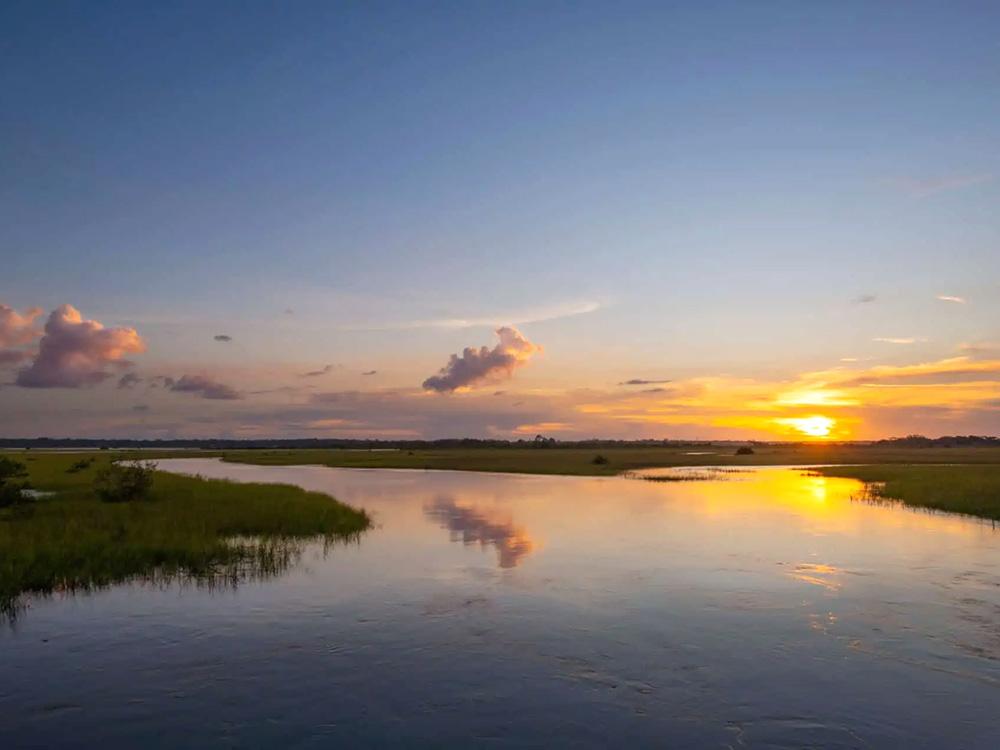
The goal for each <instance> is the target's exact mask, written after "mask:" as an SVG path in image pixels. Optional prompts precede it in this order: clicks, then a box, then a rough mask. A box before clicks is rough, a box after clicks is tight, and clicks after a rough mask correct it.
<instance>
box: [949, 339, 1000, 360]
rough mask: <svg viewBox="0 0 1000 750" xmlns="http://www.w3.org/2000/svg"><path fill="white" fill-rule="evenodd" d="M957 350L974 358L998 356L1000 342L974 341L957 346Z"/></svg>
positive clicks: (999, 353)
mask: <svg viewBox="0 0 1000 750" xmlns="http://www.w3.org/2000/svg"><path fill="white" fill-rule="evenodd" d="M958 350H959V351H961V352H964V353H966V354H970V355H972V356H974V357H975V356H982V355H988V356H993V355H1000V342H992V341H974V342H969V343H965V344H961V345H959V347H958Z"/></svg>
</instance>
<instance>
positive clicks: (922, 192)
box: [892, 172, 993, 198]
mask: <svg viewBox="0 0 1000 750" xmlns="http://www.w3.org/2000/svg"><path fill="white" fill-rule="evenodd" d="M992 181H993V175H992V174H990V173H988V172H978V173H968V174H953V175H944V176H939V177H902V178H897V179H895V180H893V181H892V183H893V184H894V185H896V186H897V187H898V188H899V189H900V190H902V191H903V192H905V193H908V194H910V195H912V196H914V197H916V198H923V197H925V196H928V195H934V194H935V193H944V192H947V191H949V190H961V189H962V188H967V187H972V186H973V185H982V184H985V183H987V182H992Z"/></svg>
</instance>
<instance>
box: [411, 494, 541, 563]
mask: <svg viewBox="0 0 1000 750" xmlns="http://www.w3.org/2000/svg"><path fill="white" fill-rule="evenodd" d="M424 513H425V514H426V515H427V517H428V518H431V519H433V520H435V521H437V522H438V523H440V524H441V526H442V527H443V528H446V529H448V531H450V532H451V539H452V541H453V542H454V541H461V542H462V544H466V545H469V544H476V543H478V544H479V545H480V546H481V547H487V546H489V545H492V546H494V547H495V548H496V551H497V564H498V565H499V566H500V567H501V568H513V567H516V566H517V565H518V564H519V563H520V562H521V559H522V558H524V557H525V556H527V555H529V554H531V552H532V550H534V548H535V543H534V541H532V539H531V537H530V536H528V533H527V532H526V531H525V530H524V529H523V528H521V527H518V526H515V525H514V524H513V522H512V521H511V520H510V519H509V518H507V519H503V518H497V517H496V516H495V514H492V513H490V512H489V511H486V510H481V509H478V508H475V507H473V506H468V505H462V504H459V503H458V502H457V501H456V500H455V499H454V498H451V497H445V496H441V497H437V498H435V499H434V500H433V501H432V502H430V503H428V504H426V505H425V506H424Z"/></svg>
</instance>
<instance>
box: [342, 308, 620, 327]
mask: <svg viewBox="0 0 1000 750" xmlns="http://www.w3.org/2000/svg"><path fill="white" fill-rule="evenodd" d="M600 309H601V304H600V303H599V302H592V301H583V302H570V303H565V304H559V305H552V306H550V307H541V308H533V309H526V310H508V311H505V312H500V313H496V314H495V315H490V316H477V317H474V318H431V319H427V320H407V321H403V322H395V323H393V322H390V323H385V324H382V325H369V324H365V325H360V326H345V327H342V330H348V331H391V330H412V329H415V328H477V327H493V326H508V325H509V326H515V325H523V324H525V323H543V322H546V321H550V320H560V319H562V318H571V317H574V316H576V315H586V314H587V313H592V312H596V311H598V310H600Z"/></svg>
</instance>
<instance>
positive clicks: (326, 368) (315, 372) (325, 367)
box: [299, 365, 334, 378]
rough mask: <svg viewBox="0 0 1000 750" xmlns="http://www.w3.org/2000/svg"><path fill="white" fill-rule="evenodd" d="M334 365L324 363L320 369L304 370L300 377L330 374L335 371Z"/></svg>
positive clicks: (316, 376)
mask: <svg viewBox="0 0 1000 750" xmlns="http://www.w3.org/2000/svg"><path fill="white" fill-rule="evenodd" d="M333 368H334V365H323V367H322V368H321V369H319V370H310V371H309V372H303V373H300V374H299V377H300V378H318V377H320V376H322V375H328V374H329V373H331V372H333Z"/></svg>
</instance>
